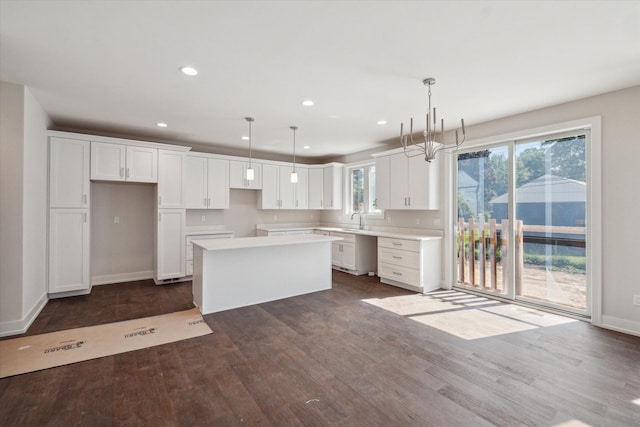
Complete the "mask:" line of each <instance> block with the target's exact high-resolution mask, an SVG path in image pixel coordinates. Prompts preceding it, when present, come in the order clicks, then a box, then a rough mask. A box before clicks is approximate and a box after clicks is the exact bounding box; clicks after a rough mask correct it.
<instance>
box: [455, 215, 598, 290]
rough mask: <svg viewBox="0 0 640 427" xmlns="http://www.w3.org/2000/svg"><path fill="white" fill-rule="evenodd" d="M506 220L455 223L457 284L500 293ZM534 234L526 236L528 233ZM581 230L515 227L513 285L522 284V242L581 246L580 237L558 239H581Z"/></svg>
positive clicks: (506, 241)
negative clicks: (514, 271)
mask: <svg viewBox="0 0 640 427" xmlns="http://www.w3.org/2000/svg"><path fill="white" fill-rule="evenodd" d="M510 230H511V228H510V226H509V220H506V219H503V220H501V222H499V223H498V222H497V221H496V220H495V219H491V220H489V221H476V220H474V219H473V218H470V219H469V220H468V221H467V222H465V220H464V219H463V218H460V219H459V220H458V236H457V241H458V282H460V283H464V284H466V285H470V286H474V287H480V288H482V289H486V290H491V291H502V290H503V289H504V288H503V287H502V284H503V283H507V281H508V277H509V274H510V272H509V268H508V263H503V262H501V261H502V260H503V259H508V256H509V249H510V248H509V232H510ZM526 232H528V233H536V234H535V235H527V234H528V233H526ZM585 232H586V229H585V227H567V226H545V225H525V224H523V222H522V221H520V220H518V221H516V224H515V256H516V283H521V282H522V272H523V270H524V243H526V242H531V243H542V244H552V245H558V246H572V247H584V246H585V240H584V238H578V239H575V238H567V237H558V236H576V235H582V236H584V235H585Z"/></svg>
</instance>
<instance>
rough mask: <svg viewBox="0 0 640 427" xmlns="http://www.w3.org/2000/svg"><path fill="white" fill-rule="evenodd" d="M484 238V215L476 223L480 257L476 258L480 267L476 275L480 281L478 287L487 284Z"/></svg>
mask: <svg viewBox="0 0 640 427" xmlns="http://www.w3.org/2000/svg"><path fill="white" fill-rule="evenodd" d="M486 246H487V245H486V240H485V235H484V217H483V218H482V219H481V220H480V222H479V223H478V256H479V257H480V259H479V260H478V261H479V262H478V268H479V269H480V275H479V277H478V279H479V281H480V287H481V288H482V289H484V288H485V287H486V286H487V281H486V276H487V263H486V258H487V248H486Z"/></svg>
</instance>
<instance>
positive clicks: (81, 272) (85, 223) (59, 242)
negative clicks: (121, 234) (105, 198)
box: [48, 137, 91, 294]
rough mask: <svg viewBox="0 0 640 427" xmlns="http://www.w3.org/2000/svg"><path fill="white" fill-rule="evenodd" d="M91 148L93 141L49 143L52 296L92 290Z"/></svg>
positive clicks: (64, 140)
mask: <svg viewBox="0 0 640 427" xmlns="http://www.w3.org/2000/svg"><path fill="white" fill-rule="evenodd" d="M90 149H91V144H90V142H89V141H83V140H77V139H67V138H55V137H52V138H50V140H49V247H48V250H49V257H48V258H49V265H48V270H49V271H48V274H49V286H48V291H49V294H60V293H65V292H74V293H75V294H83V293H88V292H89V289H90V288H91V277H90V269H89V263H90V252H89V248H90V240H89V238H90V236H89V234H90V230H91V226H90V224H91V223H90V220H91V218H90V210H89V206H90V203H91V200H90V196H91V195H90V191H89V189H90V181H89V176H90V175H89V174H90V168H89V164H90Z"/></svg>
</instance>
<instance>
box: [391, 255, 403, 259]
mask: <svg viewBox="0 0 640 427" xmlns="http://www.w3.org/2000/svg"><path fill="white" fill-rule="evenodd" d="M393 259H402V257H401V256H395V255H393Z"/></svg>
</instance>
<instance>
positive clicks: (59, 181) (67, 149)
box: [49, 138, 91, 209]
mask: <svg viewBox="0 0 640 427" xmlns="http://www.w3.org/2000/svg"><path fill="white" fill-rule="evenodd" d="M90 151H91V145H90V143H89V141H82V140H78V139H67V138H51V139H50V143H49V165H50V166H49V207H50V208H87V209H88V208H89V205H90V199H89V197H90V192H89V189H90V182H89V164H90Z"/></svg>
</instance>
